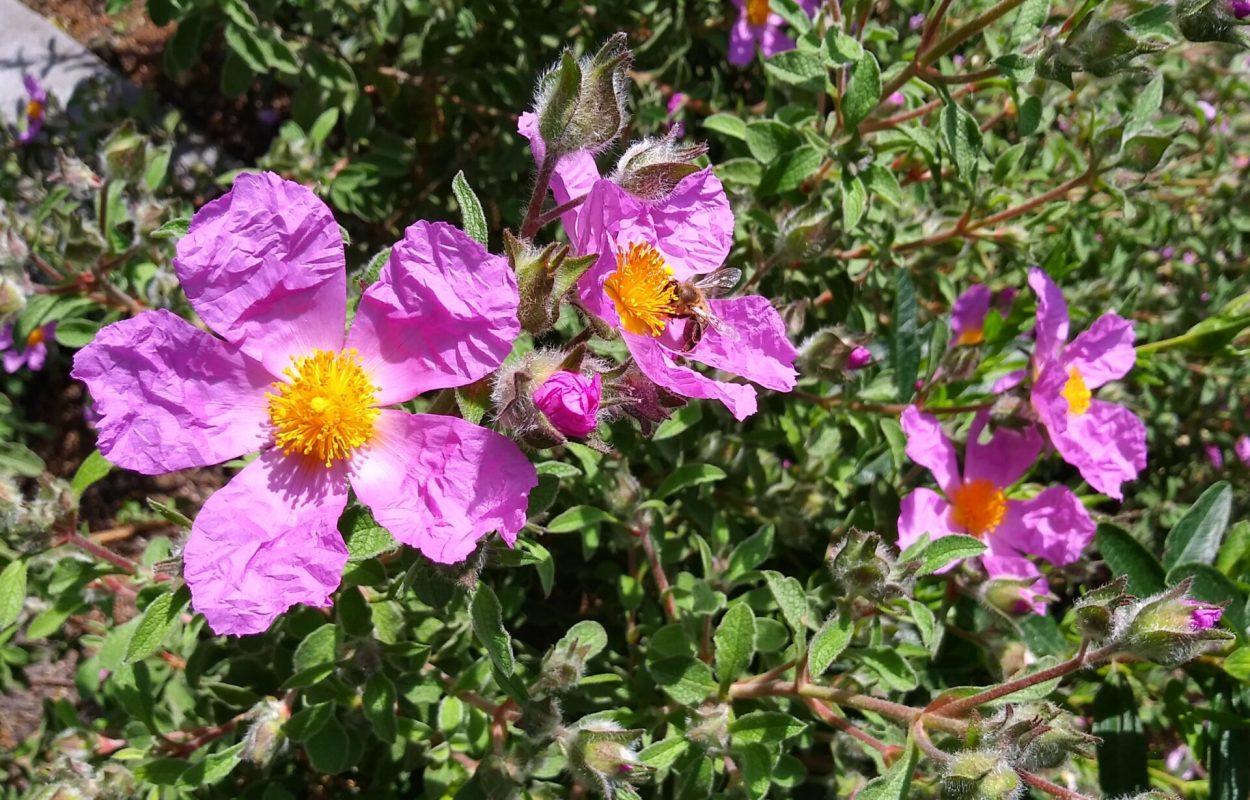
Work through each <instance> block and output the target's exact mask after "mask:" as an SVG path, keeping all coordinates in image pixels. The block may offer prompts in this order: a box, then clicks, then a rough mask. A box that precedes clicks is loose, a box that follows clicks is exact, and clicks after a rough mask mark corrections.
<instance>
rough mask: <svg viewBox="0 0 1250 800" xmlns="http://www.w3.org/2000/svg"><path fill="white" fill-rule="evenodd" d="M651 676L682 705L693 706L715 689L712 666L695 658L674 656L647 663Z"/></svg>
mask: <svg viewBox="0 0 1250 800" xmlns="http://www.w3.org/2000/svg"><path fill="white" fill-rule="evenodd" d="M647 672H648V673H650V675H651V678H652V679H653V680H654V681H655V682H656V684H657V685H658V686H660V687H661V688H662V689H664V691H666V692H668V694H669V696H670V697H672V698H673V699H674V700H676V701H677V702H678V703H681V704H682V705H684V706H694V705H698V704H699V703H701V702H703V701H704V700H706V699H707V697H708V695H710V694H712V693H713V692H714V691H716V681H715V680H713V679H712V668H711V667H709V666H708V665H707V664H704V663H703V662H702V661H700V660H699V659H697V658H692V657H689V656H674V657H672V658H662V659H660V660H658V661H654V662H651V663H649V664H647Z"/></svg>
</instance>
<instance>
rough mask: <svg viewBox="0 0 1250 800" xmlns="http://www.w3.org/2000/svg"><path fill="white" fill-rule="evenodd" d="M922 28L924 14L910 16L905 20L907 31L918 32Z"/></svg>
mask: <svg viewBox="0 0 1250 800" xmlns="http://www.w3.org/2000/svg"><path fill="white" fill-rule="evenodd" d="M923 26H924V14H912V15H911V16H910V17H909V18H908V19H907V30H909V31H918V30H920V29H921V28H922V27H923Z"/></svg>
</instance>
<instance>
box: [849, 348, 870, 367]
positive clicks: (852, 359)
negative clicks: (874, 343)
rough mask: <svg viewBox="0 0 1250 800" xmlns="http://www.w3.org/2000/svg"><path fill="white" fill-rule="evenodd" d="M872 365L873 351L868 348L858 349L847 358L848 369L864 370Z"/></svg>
mask: <svg viewBox="0 0 1250 800" xmlns="http://www.w3.org/2000/svg"><path fill="white" fill-rule="evenodd" d="M871 363H872V351H871V350H869V349H868V348H867V347H863V346H860V347H856V348H855V349H854V350H852V351H851V354H850V355H849V356H847V357H846V368H847V369H863V368H864V367H866V366H868V365H869V364H871Z"/></svg>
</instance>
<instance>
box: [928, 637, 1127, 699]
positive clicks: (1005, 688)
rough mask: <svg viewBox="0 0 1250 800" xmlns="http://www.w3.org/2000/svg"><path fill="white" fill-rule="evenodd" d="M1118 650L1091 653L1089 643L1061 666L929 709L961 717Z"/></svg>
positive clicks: (1109, 648)
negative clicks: (979, 707)
mask: <svg viewBox="0 0 1250 800" xmlns="http://www.w3.org/2000/svg"><path fill="white" fill-rule="evenodd" d="M1117 650H1118V648H1117V647H1115V646H1114V645H1108V646H1106V647H1101V648H1099V649H1097V650H1095V651H1093V652H1089V643H1088V642H1082V643H1081V649H1080V650H1078V651H1077V654H1076V655H1075V656H1073V657H1072V658H1070V659H1068V660H1067V661H1064V662H1063V663H1062V664H1056V665H1055V666H1053V667H1051V668H1049V669H1044V670H1041V671H1039V672H1033V673H1030V674H1028V675H1024V676H1022V677H1020V678H1016V679H1015V680H1010V681H1007V682H1006V683H1003V684H999V685H998V686H992V687H990V688H989V689H986V690H985V691H982V692H977V693H976V694H974V695H970V696H968V697H965V698H963V699H961V700H955V701H952V702H950V703H946V704H944V705H940V706H934V707H932V708H930V709H929V711H931V712H932V713H934V714H941V715H942V716H944V717H960V716H963V715H964V714H967V713H969V712H970V711H972V710H974V709H976V708H977V707H978V706H983V705H985V704H986V703H991V702H993V701H995V700H997V699H998V698H1000V697H1006V696H1007V695H1009V694H1015V693H1016V692H1019V691H1022V690H1024V689H1027V688H1029V687H1030V686H1036V685H1037V684H1039V683H1045V682H1046V681H1049V680H1054V679H1055V678H1062V677H1063V676H1065V675H1068V674H1071V673H1073V672H1076V671H1077V670H1079V669H1082V668H1083V667H1087V666H1089V665H1091V664H1097V663H1099V662H1102V661H1106V660H1107V659H1108V658H1110V657H1111V656H1113V655H1115V654H1116V652H1117Z"/></svg>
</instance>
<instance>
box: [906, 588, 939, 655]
mask: <svg viewBox="0 0 1250 800" xmlns="http://www.w3.org/2000/svg"><path fill="white" fill-rule="evenodd" d="M907 608H908V610H910V611H911V618H912V621H914V622H915V623H916V630H917V631H919V632H920V641H921V642H923V643H924V646H925V647H927V648H929V650H930V652H933V650H934V647H933V645H934V635H935V633H936V631H937V616H935V615H934V613H933V610H932V609H930V608H929V607H928V606H927V605H925V604H924V603H920V602H917V601H916V600H908V601H907Z"/></svg>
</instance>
